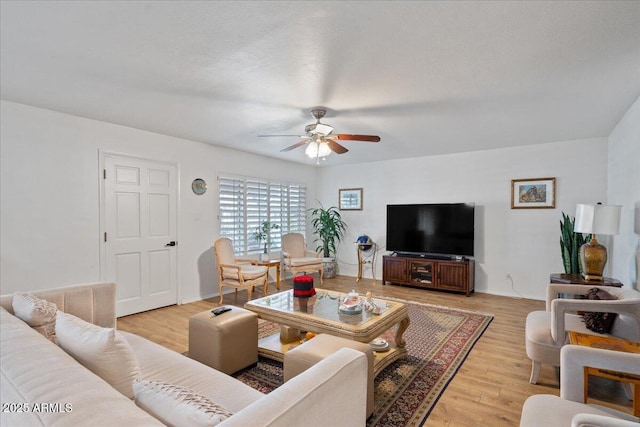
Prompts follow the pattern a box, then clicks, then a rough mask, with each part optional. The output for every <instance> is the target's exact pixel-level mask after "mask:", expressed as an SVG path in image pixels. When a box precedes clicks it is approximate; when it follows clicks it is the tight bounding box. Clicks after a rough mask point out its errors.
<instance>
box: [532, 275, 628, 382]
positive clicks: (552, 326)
mask: <svg viewBox="0 0 640 427" xmlns="http://www.w3.org/2000/svg"><path fill="white" fill-rule="evenodd" d="M592 288H598V289H603V290H605V291H607V292H608V293H609V294H611V295H612V296H613V297H615V298H616V299H615V300H589V299H578V298H580V297H581V296H582V295H586V294H587V292H588V291H589V290H590V289H592ZM561 295H562V296H564V297H565V298H559V296H561ZM571 297H573V298H571ZM578 311H584V312H597V313H617V316H616V318H615V320H614V322H613V326H612V328H611V330H610V332H609V333H604V334H600V333H597V332H594V331H592V330H589V329H587V327H586V325H585V323H584V322H583V321H582V317H581V316H580V315H579V314H578V313H577V312H578ZM567 331H577V332H582V333H585V334H591V335H605V336H614V337H619V338H624V339H627V340H630V341H640V292H638V291H636V290H634V289H625V288H615V287H611V286H594V285H574V284H559V283H551V284H549V285H548V287H547V300H546V310H545V311H534V312H531V313H529V315H528V316H527V321H526V325H525V342H526V349H527V356H528V357H529V359H531V362H532V366H531V378H530V379H529V382H530V383H531V384H536V383H537V382H538V375H539V374H540V368H541V366H542V364H543V363H547V364H551V365H553V366H560V349H561V348H562V346H564V345H565V344H567V341H568V336H567Z"/></svg>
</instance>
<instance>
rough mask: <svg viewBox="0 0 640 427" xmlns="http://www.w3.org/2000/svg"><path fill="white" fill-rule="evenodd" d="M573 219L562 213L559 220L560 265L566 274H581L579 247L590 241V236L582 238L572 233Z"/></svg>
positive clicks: (580, 235)
mask: <svg viewBox="0 0 640 427" xmlns="http://www.w3.org/2000/svg"><path fill="white" fill-rule="evenodd" d="M574 226H575V219H574V218H571V217H570V216H569V215H567V214H565V213H564V212H562V219H561V220H560V251H561V252H562V264H563V265H564V272H565V273H567V274H579V273H582V263H581V262H580V247H581V246H582V245H584V244H585V243H586V242H588V241H589V239H591V235H590V234H589V235H587V236H586V237H585V236H583V235H582V234H581V233H576V232H574V231H573V230H574Z"/></svg>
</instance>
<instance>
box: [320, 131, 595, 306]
mask: <svg viewBox="0 0 640 427" xmlns="http://www.w3.org/2000/svg"><path fill="white" fill-rule="evenodd" d="M382 143H384V141H383V142H382ZM606 159H607V140H606V138H595V139H587V140H576V141H567V142H558V143H553V144H541V145H531V146H526V147H520V148H508V149H499V150H490V151H479V152H468V153H461V154H452V155H443V156H430V157H421V158H413V159H403V160H391V161H385V162H377V163H368V164H358V165H345V166H336V167H329V168H322V169H321V170H320V179H319V183H320V184H319V186H320V188H319V191H318V194H319V197H320V200H321V202H322V203H323V205H324V206H325V207H328V206H334V205H337V203H338V202H337V198H338V189H340V188H359V187H362V188H363V189H364V195H363V201H364V205H363V210H362V211H342V212H341V213H342V215H343V217H344V219H345V221H346V222H347V224H348V225H349V229H348V236H347V237H346V239H345V240H344V242H343V243H342V244H341V245H340V248H339V250H338V258H339V267H340V274H346V275H356V274H357V262H356V255H357V254H356V249H355V245H354V244H353V243H352V242H354V241H355V239H356V237H357V236H359V235H361V234H367V235H369V236H370V237H371V238H372V240H373V241H375V242H377V243H378V244H379V245H380V246H381V249H382V250H381V251H380V253H379V254H378V256H377V258H378V259H377V262H376V264H377V265H376V277H377V278H378V279H380V278H381V277H382V256H381V255H383V254H385V253H387V251H386V250H384V245H385V242H386V236H385V233H386V231H385V228H386V205H387V204H393V203H455V202H475V204H476V243H475V254H476V256H475V258H476V280H475V286H476V291H477V292H486V293H492V294H500V295H511V296H524V297H527V298H537V299H544V297H545V288H546V285H547V284H548V283H549V274H550V273H561V272H563V271H564V270H563V267H562V257H561V255H560V246H559V235H560V231H559V230H560V228H559V227H560V225H559V224H560V219H561V218H562V215H561V212H562V211H564V212H565V213H567V214H570V215H571V216H573V215H574V214H575V205H576V203H579V202H582V203H584V202H585V201H590V200H591V201H604V200H606V191H607V169H606V165H607V162H606ZM543 177H556V185H557V187H556V209H520V210H512V209H511V201H510V197H511V180H512V179H518V178H543ZM507 273H509V274H511V276H512V278H513V288H512V285H511V282H510V281H509V280H507V279H506V277H505V276H506V274H507ZM365 277H371V274H370V271H367V270H365Z"/></svg>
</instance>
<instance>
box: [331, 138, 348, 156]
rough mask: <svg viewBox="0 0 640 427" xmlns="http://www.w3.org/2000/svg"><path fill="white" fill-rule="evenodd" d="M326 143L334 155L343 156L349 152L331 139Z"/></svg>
mask: <svg viewBox="0 0 640 427" xmlns="http://www.w3.org/2000/svg"><path fill="white" fill-rule="evenodd" d="M326 141H327V144H328V145H329V148H331V151H333V152H334V153H336V154H344V153H346V152H347V151H349V150H347V149H346V148H345V147H343V146H342V145H340V144H338V143H337V142H335V141H334V140H333V139H326Z"/></svg>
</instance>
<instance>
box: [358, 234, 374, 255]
mask: <svg viewBox="0 0 640 427" xmlns="http://www.w3.org/2000/svg"><path fill="white" fill-rule="evenodd" d="M356 243H357V244H358V246H360V249H361V250H363V251H368V250H369V249H371V248H372V247H373V242H372V241H371V239H370V238H369V236H367V235H366V234H363V235H362V236H360V237H358V239H357V240H356Z"/></svg>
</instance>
